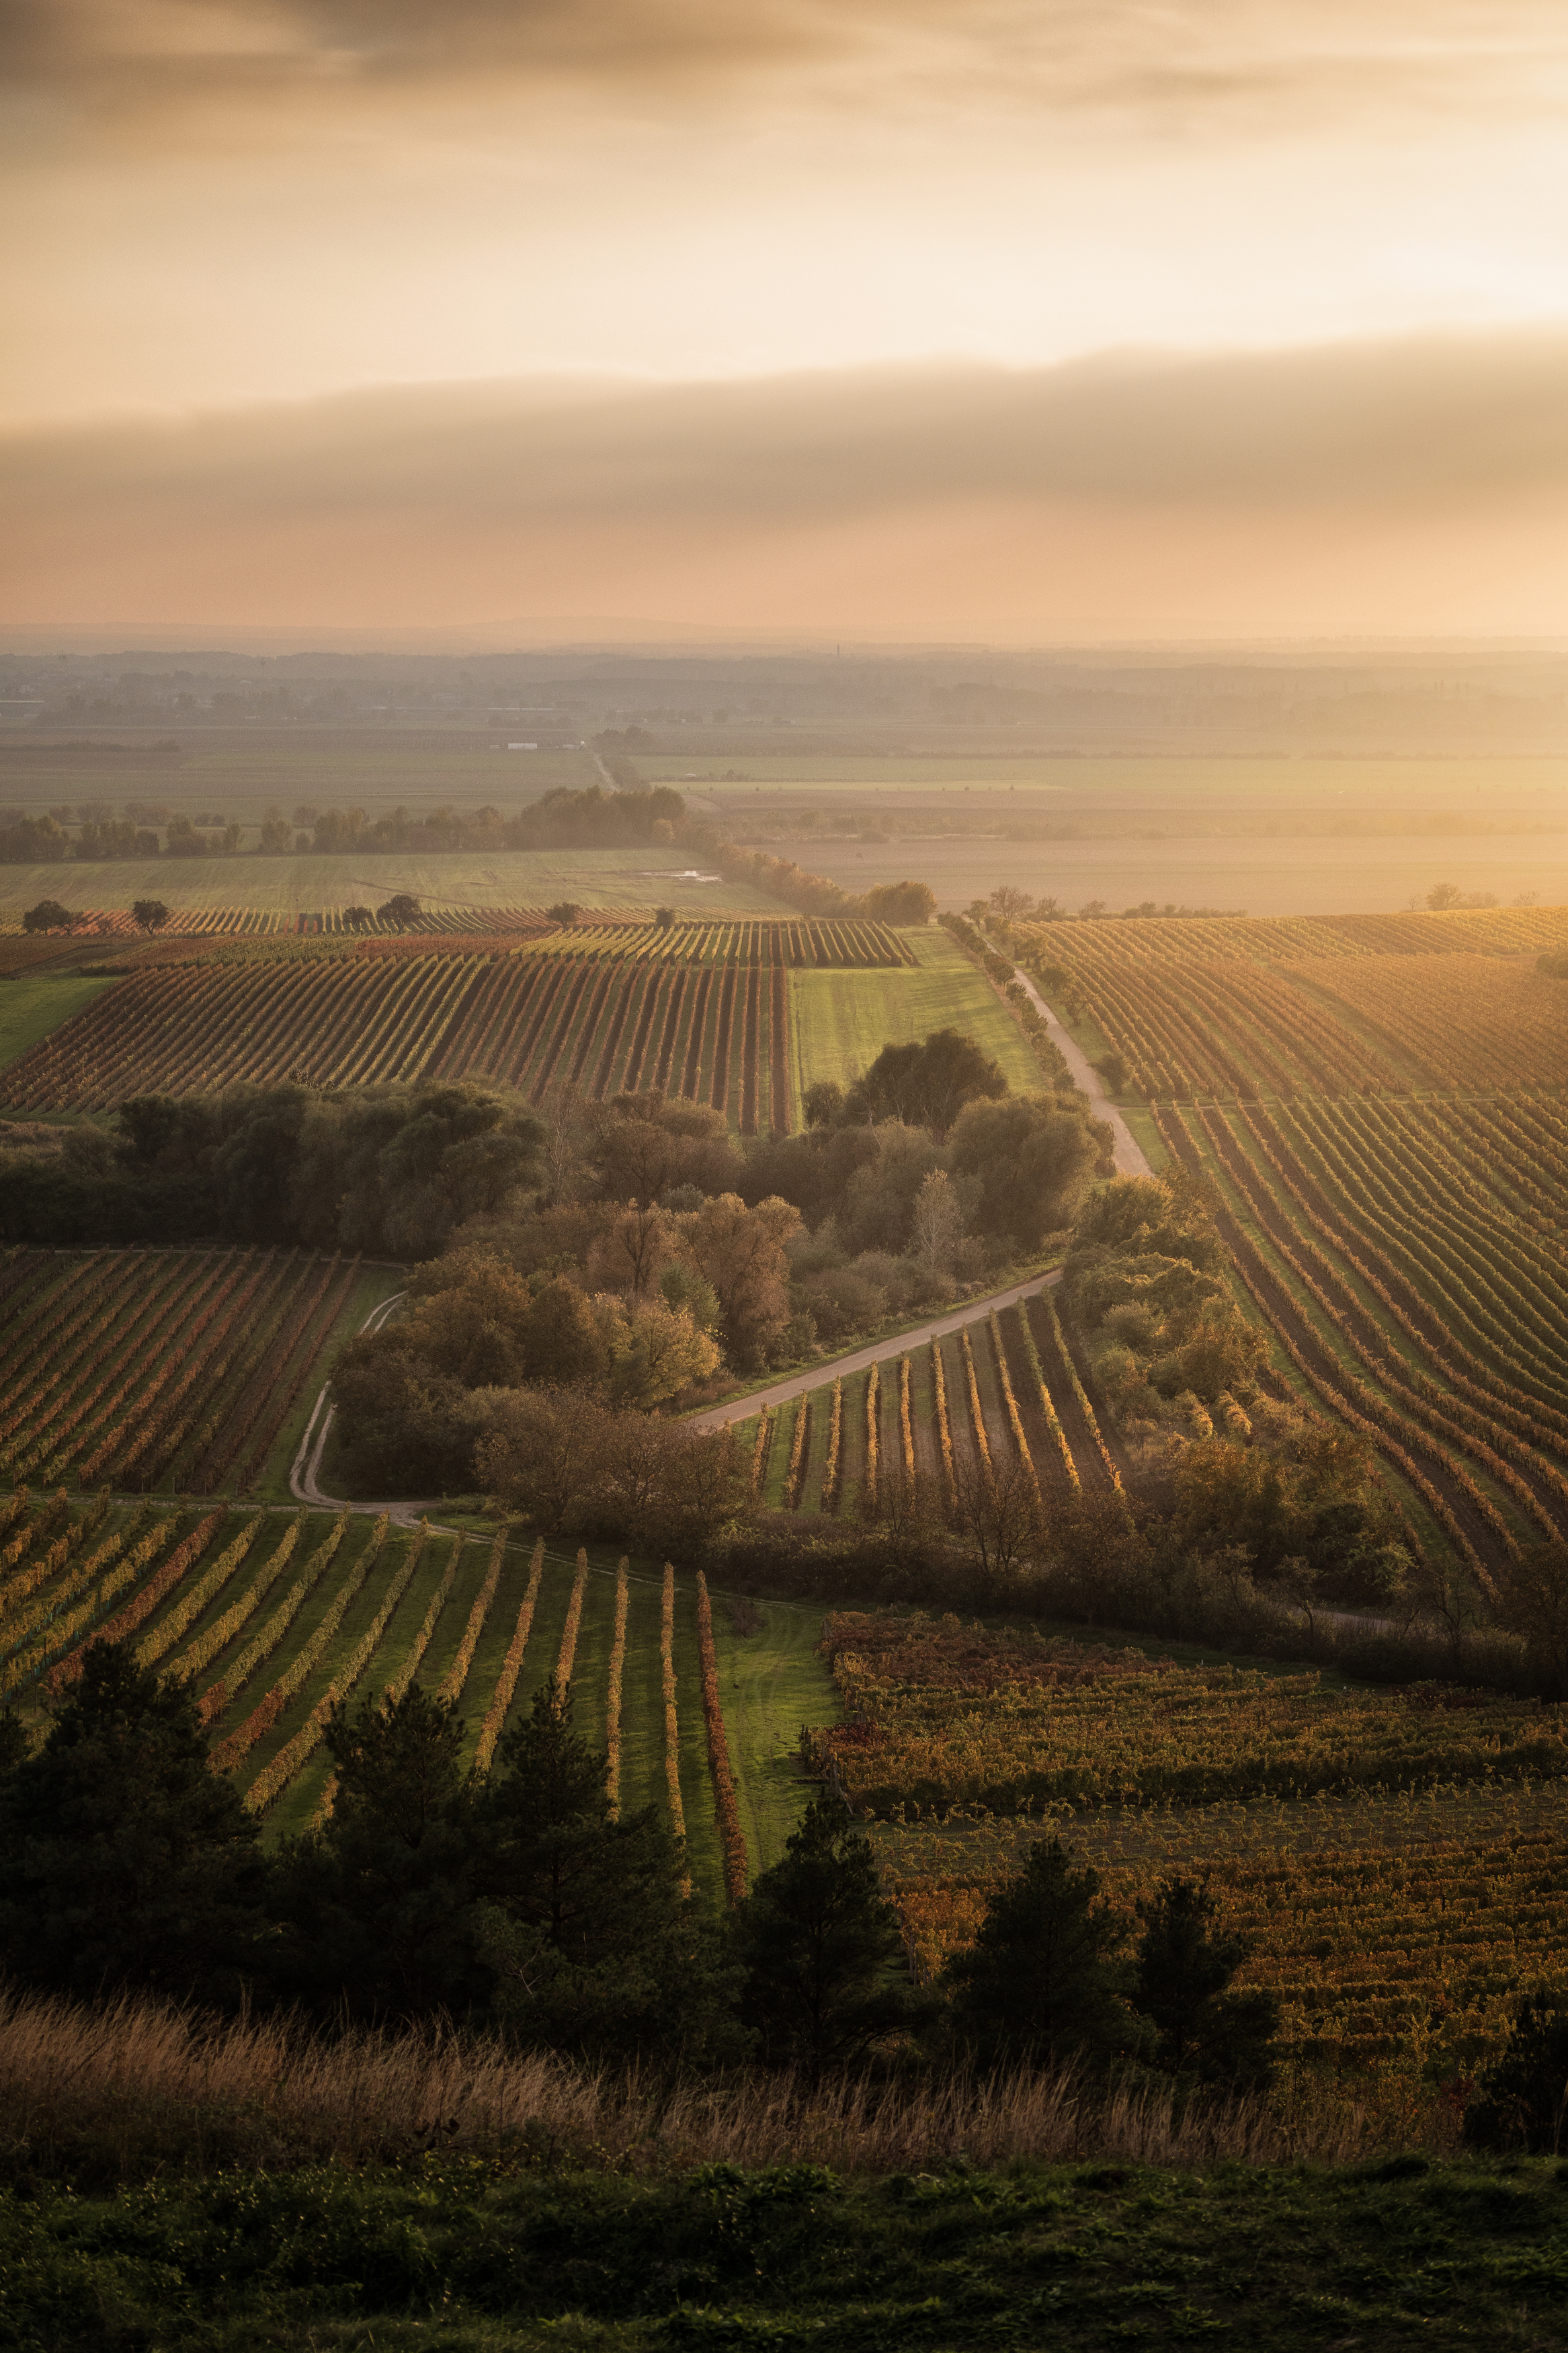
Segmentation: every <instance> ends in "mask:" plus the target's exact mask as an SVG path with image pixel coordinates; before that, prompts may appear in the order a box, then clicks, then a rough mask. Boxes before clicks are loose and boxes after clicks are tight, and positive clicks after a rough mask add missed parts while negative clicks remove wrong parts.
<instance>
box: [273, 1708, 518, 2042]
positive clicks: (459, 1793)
mask: <svg viewBox="0 0 1568 2353" xmlns="http://www.w3.org/2000/svg"><path fill="white" fill-rule="evenodd" d="M463 1731H464V1727H463V1724H462V1721H461V1719H460V1717H459V1716H458V1712H457V1703H456V1702H455V1701H450V1700H442V1699H437V1698H433V1697H432V1696H430V1695H429V1694H427V1693H426V1692H424V1691H422V1690H421V1689H420V1687H419V1685H418V1684H417V1683H412V1684H410V1686H409V1687H408V1689H407V1691H406V1692H405V1693H404V1694H402V1695H401V1696H400V1697H397V1696H394V1695H393V1694H390V1693H385V1694H382V1693H375V1694H366V1695H365V1697H364V1698H363V1700H362V1701H361V1702H360V1704H359V1705H358V1707H356V1708H355V1709H354V1710H353V1712H352V1714H351V1712H350V1711H349V1709H348V1708H347V1707H346V1706H344V1705H343V1704H342V1703H341V1702H340V1704H338V1705H337V1706H336V1707H334V1708H333V1710H332V1713H331V1717H330V1718H329V1721H328V1725H327V1731H326V1746H327V1749H328V1752H329V1754H330V1755H331V1759H332V1762H333V1764H334V1766H335V1767H336V1769H337V1787H336V1789H335V1791H334V1794H333V1799H332V1810H331V1814H330V1815H329V1816H328V1818H327V1820H326V1823H325V1825H324V1826H323V1828H322V1829H321V1831H319V1832H316V1833H312V1834H309V1835H307V1836H306V1837H305V1838H303V1839H301V1840H299V1841H294V1842H293V1843H292V1844H291V1845H289V1846H288V1847H286V1848H285V1849H284V1852H283V1854H282V1856H281V1857H280V1859H279V1863H278V1866H277V1869H276V1872H275V1874H274V1883H273V1889H272V1910H273V1913H274V1916H275V1917H276V1918H277V1919H278V1920H279V1923H280V1924H281V1926H282V1928H283V1940H282V1946H281V1949H280V1951H279V1956H278V1958H277V1961H276V1964H275V1969H276V1975H277V1978H278V1982H279V1989H284V1990H287V1991H289V1992H291V1993H293V1994H295V1995H297V1996H302V1997H303V1998H304V1999H306V2000H310V2001H313V2002H314V2003H315V2004H316V2005H317V2006H318V2007H319V2008H321V2009H322V2010H329V2011H337V2010H342V2008H344V2007H345V2006H346V2007H347V2008H348V2009H349V2010H352V2011H353V2012H355V2013H357V2014H358V2015H360V2016H362V2017H365V2016H368V2017H375V2018H403V2019H415V2018H426V2017H430V2016H432V2015H433V2014H435V2013H436V2012H437V2011H444V2012H446V2013H447V2014H449V2015H453V2016H460V2015H461V2014H462V2013H463V2012H464V2011H465V2010H469V2009H471V2008H473V2007H474V2006H475V2005H476V2004H479V2003H482V2002H483V2001H484V2000H485V1999H486V1997H487V1995H488V1992H489V1985H490V1978H489V1971H488V1969H487V1968H485V1967H484V1965H483V1964H482V1963H481V1961H480V1960H479V1922H478V1917H477V1915H476V1913H475V1910H474V1905H475V1900H476V1895H475V1878H476V1873H477V1872H478V1868H479V1855H478V1850H477V1841H476V1834H475V1828H474V1820H473V1806H472V1799H471V1792H470V1791H469V1788H468V1779H467V1776H466V1775H465V1773H464V1771H463V1766H462V1747H463Z"/></svg>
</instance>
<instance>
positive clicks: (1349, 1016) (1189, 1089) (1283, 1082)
mask: <svg viewBox="0 0 1568 2353" xmlns="http://www.w3.org/2000/svg"><path fill="white" fill-rule="evenodd" d="M1010 941H1011V944H1013V946H1014V948H1015V951H1016V953H1017V954H1018V955H1021V956H1022V957H1023V958H1024V960H1025V961H1026V963H1028V964H1030V965H1033V966H1034V967H1035V969H1036V970H1037V972H1038V973H1039V974H1040V975H1041V976H1042V978H1043V980H1044V981H1045V984H1046V986H1047V990H1048V991H1049V990H1054V991H1055V992H1056V993H1057V995H1058V997H1059V998H1060V999H1061V1000H1062V1001H1063V1002H1064V1003H1065V1004H1067V1005H1068V1008H1069V1010H1071V1009H1074V1008H1081V1009H1082V1010H1084V1011H1085V1012H1087V1014H1088V1015H1089V1018H1090V1019H1091V1020H1092V1022H1093V1024H1094V1026H1095V1029H1097V1030H1098V1031H1099V1033H1100V1036H1101V1037H1103V1039H1105V1041H1106V1043H1107V1045H1109V1046H1110V1048H1111V1049H1112V1050H1113V1051H1114V1052H1116V1053H1118V1054H1120V1055H1121V1058H1122V1060H1123V1061H1124V1062H1125V1063H1126V1066H1127V1069H1128V1071H1129V1074H1130V1080H1131V1087H1132V1090H1133V1092H1135V1093H1138V1094H1140V1095H1142V1096H1143V1097H1144V1098H1145V1100H1146V1101H1148V1102H1150V1103H1195V1102H1205V1101H1220V1102H1226V1103H1230V1102H1248V1103H1250V1102H1261V1101H1272V1100H1274V1099H1275V1098H1279V1097H1283V1098H1287V1099H1288V1098H1289V1097H1292V1096H1297V1095H1366V1094H1374V1095H1376V1094H1384V1095H1411V1094H1419V1093H1426V1092H1450V1091H1454V1090H1459V1091H1470V1090H1474V1091H1479V1092H1492V1091H1493V1090H1494V1089H1496V1088H1499V1087H1506V1088H1513V1087H1519V1086H1527V1087H1530V1086H1542V1085H1548V1086H1553V1087H1561V1086H1563V1084H1565V1083H1568V1020H1565V1018H1564V1011H1565V1007H1564V997H1563V987H1562V984H1561V983H1560V982H1558V981H1554V980H1552V979H1549V978H1548V977H1547V976H1544V975H1543V974H1542V973H1540V972H1538V971H1537V970H1536V969H1535V965H1534V955H1535V954H1537V953H1539V952H1541V951H1542V950H1544V949H1551V948H1556V947H1560V946H1561V945H1562V944H1563V943H1564V941H1568V913H1565V911H1564V910H1563V909H1561V908H1547V909H1510V910H1508V911H1507V912H1506V913H1503V912H1486V913H1479V912H1478V913H1453V914H1441V915H1437V914H1424V915H1384V916H1376V915H1364V916H1343V917H1340V918H1338V919H1336V920H1334V921H1325V920H1318V919H1312V918H1307V917H1289V918H1279V919H1278V920H1259V921H1257V922H1244V921H1241V920H1239V919H1237V920H1229V921H1226V920H1215V921H1213V922H1205V921H1199V920H1194V921H1185V922H1178V921H1171V922H1153V921H1146V922H1130V923H1075V924H1072V925H1071V926H1060V925H1056V926H1052V927H1050V928H1049V929H1042V928H1040V927H1038V926H1035V927H1032V928H1031V927H1025V928H1024V929H1023V930H1021V931H1018V932H1016V933H1015V934H1010Z"/></svg>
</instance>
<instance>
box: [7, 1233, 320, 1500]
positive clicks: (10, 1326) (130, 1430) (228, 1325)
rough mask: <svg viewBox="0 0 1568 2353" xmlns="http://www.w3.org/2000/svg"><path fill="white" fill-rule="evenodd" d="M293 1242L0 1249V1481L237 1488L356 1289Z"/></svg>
mask: <svg viewBox="0 0 1568 2353" xmlns="http://www.w3.org/2000/svg"><path fill="white" fill-rule="evenodd" d="M358 1274H359V1261H357V1260H352V1259H345V1258H338V1257H333V1258H330V1259H328V1258H321V1257H317V1256H316V1255H314V1254H313V1253H307V1252H303V1251H300V1250H96V1251H82V1252H75V1251H64V1250H60V1251H56V1250H12V1251H8V1252H6V1253H5V1255H4V1257H0V1366H4V1371H3V1372H0V1482H4V1483H5V1485H7V1486H16V1485H21V1484H24V1483H26V1482H29V1481H30V1482H33V1483H35V1484H43V1485H50V1486H52V1485H56V1484H58V1482H60V1481H62V1480H66V1479H70V1480H72V1481H79V1482H80V1483H81V1484H82V1485H84V1486H96V1485H103V1486H111V1487H114V1488H116V1489H118V1490H121V1491H124V1490H126V1489H130V1490H131V1491H132V1492H138V1491H140V1492H143V1493H145V1492H149V1491H153V1490H156V1489H160V1488H162V1489H163V1490H165V1491H170V1492H174V1493H197V1494H218V1493H225V1492H232V1493H246V1492H247V1490H248V1489H251V1488H253V1487H254V1486H255V1485H256V1483H257V1482H258V1480H259V1479H260V1478H261V1476H262V1473H263V1472H264V1470H265V1469H266V1466H267V1461H268V1455H269V1453H270V1451H271V1450H272V1447H273V1445H274V1443H275V1442H276V1440H277V1439H278V1436H279V1431H280V1430H282V1428H283V1426H284V1423H285V1422H286V1421H287V1420H288V1419H289V1414H290V1412H291V1410H292V1408H293V1405H294V1402H295V1399H296V1398H297V1397H298V1396H299V1395H300V1390H301V1388H302V1387H303V1386H304V1384H305V1382H306V1380H307V1379H308V1377H309V1376H310V1371H311V1368H312V1367H313V1366H314V1365H315V1364H316V1362H317V1359H318V1357H319V1356H320V1354H321V1349H322V1346H323V1345H324V1344H325V1343H326V1341H327V1340H328V1339H329V1338H330V1337H331V1335H332V1333H333V1332H334V1330H335V1329H336V1327H337V1326H338V1324H339V1322H340V1319H341V1318H342V1316H343V1314H344V1312H345V1310H346V1309H347V1307H348V1305H349V1303H350V1300H351V1297H352V1295H353V1292H354V1289H355V1284H356V1281H357V1278H358Z"/></svg>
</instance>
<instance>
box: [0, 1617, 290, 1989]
mask: <svg viewBox="0 0 1568 2353" xmlns="http://www.w3.org/2000/svg"><path fill="white" fill-rule="evenodd" d="M264 1875H265V1874H264V1866H263V1864H262V1860H261V1854H260V1849H259V1845H258V1831H257V1824H256V1821H255V1820H254V1818H253V1817H252V1816H251V1815H250V1814H248V1813H247V1811H246V1810H245V1808H244V1806H243V1805H242V1804H241V1803H240V1800H239V1797H238V1795H237V1791H236V1789H235V1788H234V1785H233V1783H232V1782H231V1781H229V1780H227V1779H226V1778H225V1777H224V1776H223V1775H221V1774H216V1773H214V1772H212V1771H211V1770H210V1769H209V1767H208V1764H207V1740H206V1736H205V1732H204V1731H203V1729H202V1726H201V1724H200V1722H199V1720H198V1718H197V1715H196V1710H195V1701H194V1700H193V1698H192V1696H191V1694H189V1692H188V1691H186V1689H185V1688H184V1685H183V1684H181V1683H176V1682H172V1681H171V1682H166V1683H161V1682H160V1680H159V1677H158V1675H157V1673H156V1672H155V1671H154V1670H153V1669H145V1670H143V1669H142V1668H140V1667H138V1665H137V1663H136V1661H135V1657H134V1655H133V1652H132V1646H131V1644H130V1643H129V1642H95V1643H93V1645H92V1646H91V1648H90V1649H89V1651H88V1653H87V1656H86V1658H85V1660H84V1662H83V1664H82V1672H81V1674H80V1676H79V1678H78V1680H77V1682H76V1683H74V1684H73V1685H72V1686H71V1688H70V1694H69V1696H68V1699H67V1700H66V1702H65V1704H63V1705H62V1706H61V1707H60V1708H59V1709H58V1713H57V1714H56V1716H55V1720H54V1722H53V1724H52V1725H51V1726H50V1728H49V1734H48V1737H47V1739H46V1740H45V1742H44V1744H43V1746H42V1747H41V1748H40V1749H38V1751H37V1754H36V1755H34V1756H32V1757H22V1758H19V1759H17V1760H16V1761H14V1762H13V1763H12V1764H11V1766H10V1769H9V1770H8V1771H6V1772H5V1774H4V1775H3V1776H0V1968H4V1969H5V1970H7V1971H8V1972H9V1973H10V1974H11V1975H12V1976H14V1977H16V1978H22V1979H25V1980H26V1981H27V1982H28V1983H30V1984H33V1985H37V1986H45V1987H49V1988H51V1989H58V1990H59V1991H61V1992H73V1993H97V1992H98V1991H100V1989H103V1988H106V1987H110V1986H143V1987H149V1988H153V1989H159V1990H163V1991H167V1992H170V1993H174V1994H181V1995H183V1994H187V1993H194V1994H196V1995H199V1996H200V1997H201V1998H203V1999H204V2000H226V1999H228V1998H232V1997H233V1996H234V1995H236V1994H237V1992H238V1990H239V1988H240V1983H241V1977H242V1973H243V1972H244V1971H245V1970H246V1969H247V1968H248V1967H249V1966H250V1965H251V1963H252V1962H253V1961H254V1959H255V1957H256V1955H257V1951H258V1937H259V1935H260V1933H261V1929H262V1926H263V1915H262V1912H261V1908H260V1902H261V1895H262V1889H263V1883H264Z"/></svg>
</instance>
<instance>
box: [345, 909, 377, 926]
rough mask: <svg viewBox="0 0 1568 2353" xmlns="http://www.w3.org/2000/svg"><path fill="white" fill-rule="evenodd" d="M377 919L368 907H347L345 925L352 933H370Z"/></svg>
mask: <svg viewBox="0 0 1568 2353" xmlns="http://www.w3.org/2000/svg"><path fill="white" fill-rule="evenodd" d="M374 921H375V917H374V915H373V914H372V913H371V912H370V909H369V908H368V907H345V908H344V909H343V923H344V925H345V927H346V929H348V930H349V931H351V932H368V931H369V929H370V927H371V925H372V923H374Z"/></svg>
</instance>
